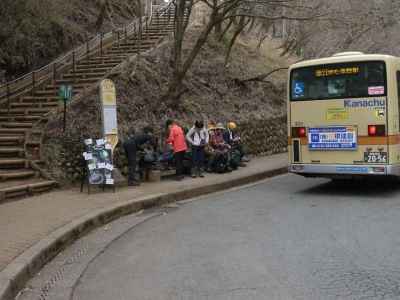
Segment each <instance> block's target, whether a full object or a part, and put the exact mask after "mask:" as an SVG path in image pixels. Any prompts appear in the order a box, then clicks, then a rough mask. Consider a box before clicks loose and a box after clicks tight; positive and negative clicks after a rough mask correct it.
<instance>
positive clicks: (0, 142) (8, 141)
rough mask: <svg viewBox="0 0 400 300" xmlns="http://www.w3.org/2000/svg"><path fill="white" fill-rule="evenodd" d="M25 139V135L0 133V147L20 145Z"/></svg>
mask: <svg viewBox="0 0 400 300" xmlns="http://www.w3.org/2000/svg"><path fill="white" fill-rule="evenodd" d="M24 141H25V136H22V135H19V136H18V135H16V136H1V135H0V147H3V146H12V147H14V146H22V145H23V143H24Z"/></svg>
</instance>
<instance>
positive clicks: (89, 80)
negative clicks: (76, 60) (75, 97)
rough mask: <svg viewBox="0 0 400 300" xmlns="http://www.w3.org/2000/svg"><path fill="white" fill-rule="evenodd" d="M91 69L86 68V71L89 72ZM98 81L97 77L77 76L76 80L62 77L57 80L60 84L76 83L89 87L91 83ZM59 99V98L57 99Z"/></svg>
mask: <svg viewBox="0 0 400 300" xmlns="http://www.w3.org/2000/svg"><path fill="white" fill-rule="evenodd" d="M89 71H90V69H88V70H87V71H86V70H85V72H89ZM95 82H97V79H96V78H76V79H75V82H74V79H72V78H71V79H60V80H57V83H58V84H68V85H74V84H82V85H84V86H85V87H87V86H88V85H91V84H93V83H95ZM57 100H58V99H57Z"/></svg>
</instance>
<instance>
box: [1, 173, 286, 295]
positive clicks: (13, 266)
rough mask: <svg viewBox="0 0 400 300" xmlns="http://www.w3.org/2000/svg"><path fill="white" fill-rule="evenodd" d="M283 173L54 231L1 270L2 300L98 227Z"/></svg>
mask: <svg viewBox="0 0 400 300" xmlns="http://www.w3.org/2000/svg"><path fill="white" fill-rule="evenodd" d="M284 173H287V167H284V168H277V169H273V170H268V171H262V172H258V173H255V174H251V175H247V176H244V177H241V178H236V179H233V180H231V181H226V182H220V183H213V184H209V185H206V186H202V187H196V188H192V189H188V190H183V191H178V192H173V193H162V194H157V195H154V194H153V195H151V196H147V197H142V198H141V199H140V200H138V199H135V200H130V201H126V202H124V203H118V204H114V205H111V206H109V207H107V208H102V209H97V210H95V211H93V212H91V213H89V214H86V215H85V216H83V217H80V218H78V219H76V220H73V221H71V222H70V223H68V224H66V225H64V226H63V227H61V228H59V229H57V230H56V231H54V232H52V233H51V234H50V235H48V236H47V237H46V238H44V239H42V240H40V241H39V242H38V243H36V244H35V245H33V246H32V247H31V248H29V249H28V250H26V251H25V252H23V253H22V254H21V255H20V256H18V257H17V258H16V259H15V260H14V261H12V262H11V263H10V264H9V265H8V266H7V267H6V268H5V269H4V270H3V271H1V272H0V300H11V299H14V298H15V296H16V295H17V294H18V292H19V291H20V290H21V289H22V288H23V287H24V286H25V284H26V282H27V281H28V280H29V279H31V278H32V277H33V276H35V275H36V274H37V272H38V271H39V270H40V269H41V268H42V267H43V266H44V265H45V264H46V263H47V262H48V261H50V260H51V259H52V258H53V257H55V256H56V255H57V254H58V253H59V252H60V251H61V250H63V249H64V248H65V247H66V246H68V245H69V244H70V243H72V242H73V241H75V240H77V239H78V238H79V237H81V236H83V235H84V234H86V233H88V232H89V231H91V230H93V229H94V228H96V227H99V226H101V225H104V224H106V223H109V222H111V221H113V220H115V219H117V218H120V217H122V216H124V215H127V214H131V213H134V212H137V211H140V210H142V209H148V208H151V207H154V206H160V205H163V204H167V203H170V202H175V201H180V200H186V199H189V198H194V197H198V196H202V195H206V194H211V193H214V192H218V191H222V190H226V189H230V188H233V187H237V186H241V185H246V184H249V183H252V182H256V181H260V180H263V179H266V178H269V177H273V176H277V175H280V174H284Z"/></svg>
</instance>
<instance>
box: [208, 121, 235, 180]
mask: <svg viewBox="0 0 400 300" xmlns="http://www.w3.org/2000/svg"><path fill="white" fill-rule="evenodd" d="M224 131H225V127H224V125H223V124H222V123H218V124H217V125H216V126H215V130H214V133H213V134H212V135H210V148H211V152H210V156H211V157H210V160H209V164H208V169H209V170H211V171H216V172H217V173H223V172H225V171H231V170H230V168H229V166H228V161H229V156H228V155H229V153H228V152H229V149H230V148H231V147H230V145H229V144H227V143H226V142H225V140H224Z"/></svg>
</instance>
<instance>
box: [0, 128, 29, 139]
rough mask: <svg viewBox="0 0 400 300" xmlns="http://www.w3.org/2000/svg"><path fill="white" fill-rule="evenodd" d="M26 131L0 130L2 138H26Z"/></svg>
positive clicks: (20, 129)
mask: <svg viewBox="0 0 400 300" xmlns="http://www.w3.org/2000/svg"><path fill="white" fill-rule="evenodd" d="M25 133H26V129H24V128H0V135H1V136H22V137H25Z"/></svg>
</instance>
